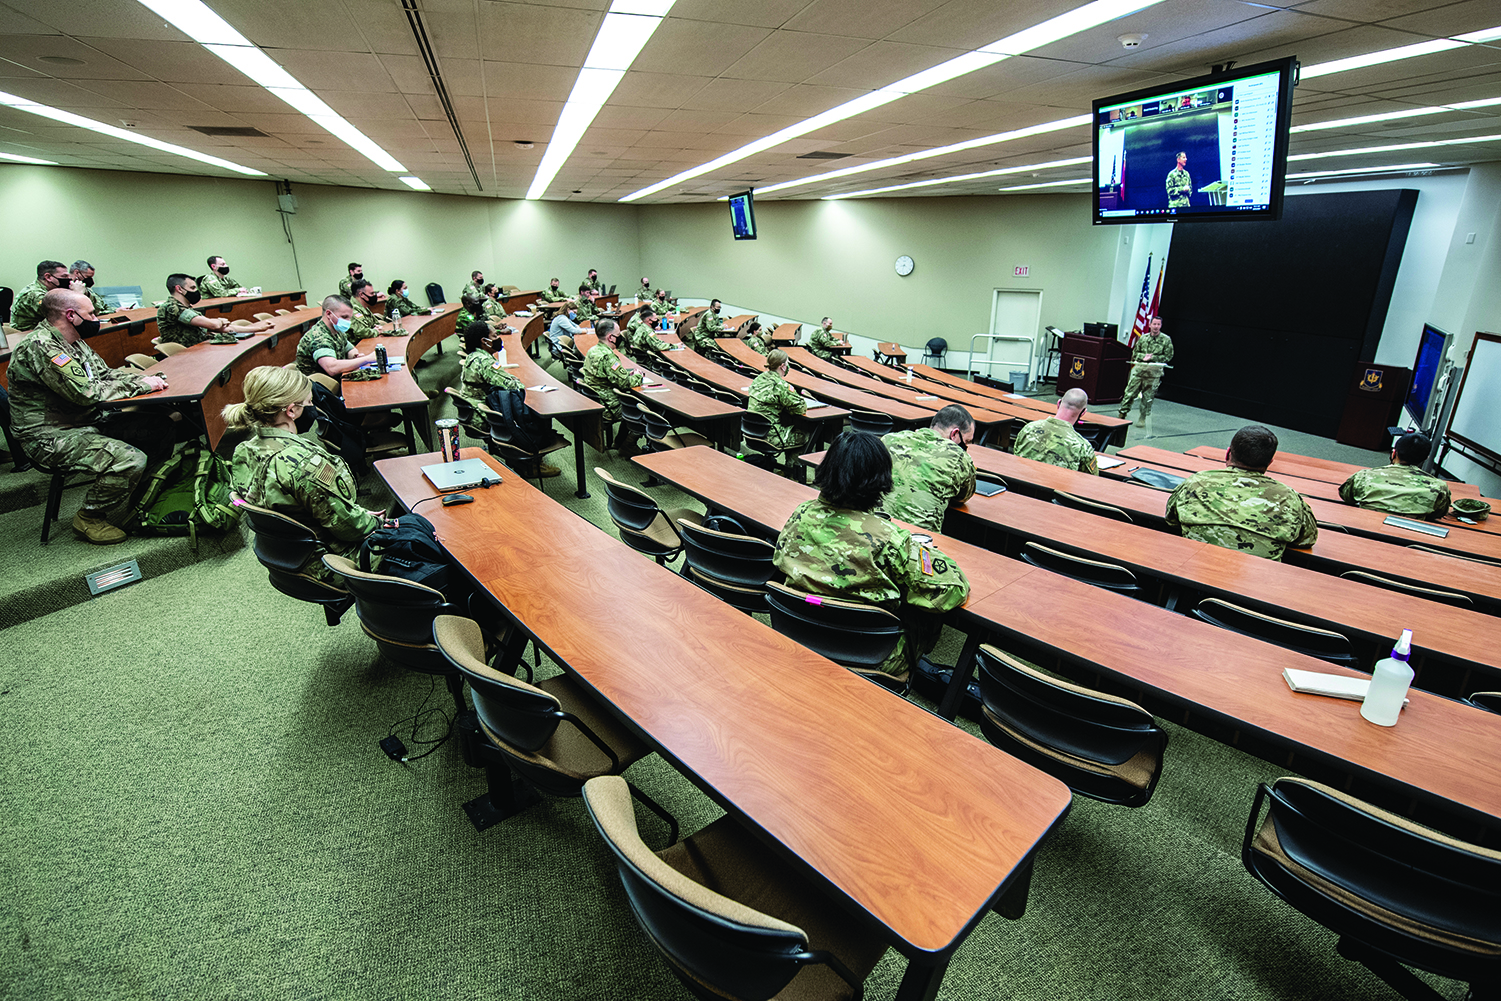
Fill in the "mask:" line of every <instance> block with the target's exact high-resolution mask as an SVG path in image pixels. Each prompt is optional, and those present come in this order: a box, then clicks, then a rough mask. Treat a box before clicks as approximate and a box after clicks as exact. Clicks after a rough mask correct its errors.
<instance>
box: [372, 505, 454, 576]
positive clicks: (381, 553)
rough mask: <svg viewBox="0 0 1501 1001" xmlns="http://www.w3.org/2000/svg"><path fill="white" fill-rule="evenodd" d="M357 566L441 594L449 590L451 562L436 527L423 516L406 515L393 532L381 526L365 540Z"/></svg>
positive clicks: (400, 519) (401, 518) (392, 529)
mask: <svg viewBox="0 0 1501 1001" xmlns="http://www.w3.org/2000/svg"><path fill="white" fill-rule="evenodd" d="M355 565H356V566H358V567H359V568H360V569H361V570H363V571H365V572H366V573H383V574H385V575H387V576H388V577H400V578H401V579H403V580H409V581H412V582H414V583H417V584H425V585H427V586H428V587H431V588H434V589H436V590H439V591H444V590H446V589H447V587H448V558H447V556H446V555H445V554H444V552H443V547H442V546H440V545H439V544H438V539H437V537H436V530H435V529H434V528H433V523H432V522H430V521H428V520H427V519H426V518H424V517H422V515H420V514H404V515H402V516H401V517H400V518H398V519H397V522H396V526H395V527H394V528H392V527H389V526H386V525H382V526H381V527H380V528H377V529H376V530H375V531H373V532H371V533H370V534H369V535H367V536H365V541H364V542H362V543H360V552H359V558H358V559H357V560H355Z"/></svg>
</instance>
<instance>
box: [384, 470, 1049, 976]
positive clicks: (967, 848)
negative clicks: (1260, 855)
mask: <svg viewBox="0 0 1501 1001" xmlns="http://www.w3.org/2000/svg"><path fill="white" fill-rule="evenodd" d="M705 451H712V450H705ZM716 454H717V453H716ZM463 457H464V458H466V459H468V458H479V459H482V460H484V461H486V462H488V463H490V465H492V466H494V467H495V468H496V469H497V471H498V472H501V476H502V480H503V482H502V483H501V484H500V485H499V486H496V487H492V488H490V489H489V490H475V491H473V494H474V498H475V500H474V503H472V504H465V505H462V506H456V507H447V508H446V507H442V506H441V505H438V504H424V505H423V507H422V512H423V513H424V514H425V515H426V516H427V518H428V519H429V520H430V521H432V523H433V526H434V528H436V529H437V533H438V538H439V540H440V541H441V542H442V543H443V545H444V546H445V547H446V548H447V549H448V551H449V553H450V554H451V555H452V556H453V557H454V559H455V560H457V561H458V563H459V564H460V565H461V566H463V568H464V569H465V570H466V571H467V572H468V573H469V575H470V576H471V577H473V578H474V580H475V581H476V582H477V583H478V584H479V585H480V586H481V587H483V588H484V589H485V590H486V591H488V592H489V594H490V595H491V596H492V597H493V598H494V599H495V601H496V602H498V603H499V605H500V606H501V607H502V608H503V609H504V610H505V612H506V614H507V615H509V616H510V617H511V618H512V619H514V620H515V622H516V623H517V624H518V625H519V627H520V628H521V629H522V630H524V631H525V632H526V633H529V634H530V635H531V636H533V637H534V638H535V639H536V641H537V642H538V643H539V644H541V645H542V646H543V647H545V648H546V649H547V651H548V653H549V655H551V656H552V657H553V658H554V659H555V660H557V661H558V662H559V663H561V664H563V665H564V666H565V667H566V668H567V670H568V672H569V673H570V674H571V675H573V676H574V677H575V678H577V679H578V680H579V681H580V682H582V684H583V685H584V686H585V687H586V688H587V689H589V690H590V691H592V692H593V693H594V694H595V695H596V696H597V697H598V698H599V699H600V701H601V703H602V704H603V705H604V706H605V707H607V708H608V709H610V710H611V711H613V712H614V713H615V714H616V715H617V716H619V717H620V718H621V719H622V720H623V721H625V722H627V723H628V724H629V725H630V726H631V727H632V728H633V729H635V730H636V731H637V732H639V733H640V734H641V735H642V736H643V737H644V738H645V739H646V740H647V741H649V742H650V743H651V744H652V745H653V746H654V747H656V748H657V749H658V751H659V752H660V753H661V754H662V756H663V757H664V758H666V759H667V760H668V761H670V762H672V763H673V764H674V765H675V766H676V767H677V768H678V769H679V771H681V772H682V773H683V774H684V775H685V776H687V777H688V778H689V779H690V780H691V781H693V782H694V783H695V784H696V785H698V786H699V788H701V789H702V790H703V791H704V792H705V793H707V794H708V795H709V796H710V797H712V798H713V799H714V800H715V801H716V802H718V803H719V804H720V805H722V806H723V807H724V808H725V809H726V810H728V811H730V812H731V813H733V814H735V815H736V816H738V817H740V818H742V819H743V820H744V821H745V823H746V825H747V827H748V828H749V829H750V830H752V831H754V832H755V833H757V834H758V835H759V836H760V837H761V839H762V840H763V841H764V842H766V844H767V845H768V846H769V847H771V848H773V849H774V850H776V851H778V852H779V853H781V854H782V855H783V856H785V857H786V858H788V859H789V860H791V861H792V862H793V863H794V864H796V865H798V866H799V867H801V868H802V869H804V870H806V871H807V872H809V873H810V874H811V875H812V876H813V877H814V878H815V879H816V880H818V881H819V882H820V883H821V884H823V885H826V886H828V887H829V888H831V889H832V890H833V891H834V892H835V895H836V896H837V897H838V898H840V899H842V900H843V901H844V903H845V906H846V908H847V909H848V910H849V911H850V913H851V915H852V916H853V917H854V918H856V919H857V920H859V921H861V922H862V923H863V924H866V925H868V926H869V927H871V928H872V929H873V930H875V931H877V932H879V933H880V934H881V935H882V936H883V937H884V938H885V940H886V941H887V942H888V943H889V944H890V945H891V946H892V947H893V948H895V949H897V950H898V951H899V952H901V953H902V954H903V955H905V956H907V957H908V966H907V971H906V974H905V976H904V977H903V979H902V985H901V988H900V990H899V991H898V994H897V997H898V998H903V999H906V998H912V999H917V998H931V997H933V996H934V995H935V994H936V993H937V990H938V986H939V983H940V982H941V980H942V978H943V974H944V971H945V969H946V968H947V965H948V962H949V960H950V958H951V957H952V956H953V953H954V950H955V949H957V948H958V946H959V945H960V943H961V942H963V941H964V938H965V937H966V936H967V935H968V934H969V933H970V931H971V930H973V928H974V927H975V925H977V924H978V923H979V921H980V920H981V919H982V918H983V917H984V916H985V915H986V913H987V912H988V911H989V909H990V908H991V906H992V905H993V904H994V903H996V902H997V901H998V900H999V899H1000V898H1001V897H1002V896H1004V895H1005V894H1006V893H1007V891H1009V890H1012V889H1013V887H1014V888H1015V889H1016V890H1017V892H1021V890H1022V888H1023V887H1024V886H1025V883H1024V880H1025V879H1026V876H1027V874H1028V872H1029V870H1030V864H1031V861H1032V858H1033V855H1034V853H1035V852H1036V850H1037V847H1038V845H1039V844H1040V843H1041V840H1042V838H1043V837H1044V835H1046V834H1047V833H1048V831H1050V830H1051V829H1052V828H1053V826H1054V825H1056V824H1057V823H1058V821H1059V820H1061V819H1062V817H1063V816H1064V814H1065V813H1066V812H1067V810H1068V807H1069V802H1070V795H1069V791H1068V789H1067V787H1065V786H1064V785H1063V784H1062V783H1060V782H1058V781H1057V780H1056V779H1054V778H1052V777H1050V776H1048V775H1045V774H1043V773H1042V772H1040V771H1038V770H1036V769H1034V768H1032V767H1031V766H1029V765H1026V764H1023V763H1022V762H1020V761H1018V760H1016V759H1015V758H1012V757H1011V756H1009V755H1007V754H1003V753H1001V752H1000V751H998V750H997V749H995V748H993V747H991V746H990V745H988V744H987V743H985V742H984V741H981V740H978V739H976V738H974V737H971V736H970V735H969V734H967V733H964V732H963V731H962V730H959V729H957V728H955V727H952V726H950V725H949V724H948V723H946V722H944V721H943V720H940V719H938V718H937V717H936V716H933V715H932V714H930V713H927V712H925V711H924V710H922V709H920V708H918V707H917V706H915V705H912V704H911V703H909V702H907V701H906V700H905V699H902V698H899V697H898V696H896V695H895V694H893V693H891V692H889V691H887V690H885V689H883V688H881V687H880V686H878V685H873V684H871V683H870V682H868V681H866V680H865V679H863V678H860V677H858V676H856V675H854V674H852V673H851V672H849V671H847V670H845V669H844V668H842V667H839V666H838V665H836V664H834V663H832V662H831V661H827V660H824V659H823V658H821V657H819V656H817V655H816V654H814V653H812V652H811V651H809V650H807V649H805V648H803V647H801V646H799V645H798V644H796V643H794V642H792V641H791V640H789V639H786V638H785V637H783V636H781V635H779V634H777V633H776V632H774V631H772V630H771V629H770V628H768V627H767V626H764V625H762V624H761V623H759V622H757V621H756V620H755V619H753V618H751V617H750V616H748V615H745V614H744V613H742V612H739V611H736V610H735V609H733V608H731V607H730V606H728V605H725V604H723V603H722V602H720V601H718V600H717V599H715V598H714V597H712V596H711V595H709V594H708V593H707V592H705V591H702V590H700V589H699V588H697V587H695V586H694V585H693V584H691V583H689V582H688V581H686V580H684V579H683V578H681V577H679V576H678V575H677V574H675V573H673V572H672V571H671V570H668V569H666V568H665V567H660V566H658V565H657V564H655V563H654V562H652V561H651V560H650V559H647V558H645V557H643V556H642V555H641V554H640V553H637V552H635V551H634V550H631V549H629V548H627V547H626V546H625V545H624V544H622V543H621V542H619V541H618V540H616V539H614V538H611V537H610V536H608V535H606V534H604V533H603V532H602V531H600V530H599V529H598V528H596V527H595V526H593V525H592V524H590V523H589V522H587V521H585V520H583V519H582V518H579V517H578V516H577V515H575V514H574V513H572V512H571V511H568V510H567V509H566V508H564V507H563V506H562V505H560V504H558V503H556V502H555V501H553V500H551V499H550V498H548V497H547V496H546V495H545V494H543V493H542V492H541V491H539V490H537V489H536V488H535V487H533V486H532V485H531V484H529V483H527V482H526V481H525V480H524V479H522V478H521V477H519V476H515V475H512V474H510V473H509V472H508V471H503V470H501V469H500V467H499V465H498V464H497V463H495V462H494V460H493V459H491V457H489V456H488V455H486V454H485V453H484V452H483V451H482V450H480V449H470V448H466V449H464V450H463ZM437 461H439V457H438V456H435V455H419V456H405V457H402V458H397V459H383V460H381V461H379V462H377V463H376V464H375V468H376V470H377V471H378V472H379V473H380V475H381V476H382V477H383V478H384V479H385V481H386V483H387V484H388V485H389V486H390V488H391V490H392V492H393V493H394V494H395V495H396V497H397V498H398V500H400V501H401V503H402V504H404V505H406V506H407V507H408V508H410V507H411V506H412V505H414V504H416V503H417V502H418V501H420V500H422V499H424V498H430V497H434V496H437V491H435V490H434V489H433V487H432V486H431V484H429V483H428V482H427V480H426V479H425V478H423V476H422V473H421V467H422V466H423V465H425V464H429V463H433V462H437ZM728 461H731V462H734V461H735V460H733V459H731V460H728ZM736 465H737V466H740V467H741V468H747V467H744V466H742V465H741V464H740V463H736ZM619 595H625V596H626V597H625V598H624V599H623V601H624V603H622V601H621V600H616V599H615V598H612V597H610V596H619ZM623 608H627V609H629V610H630V620H629V621H628V622H622V619H621V611H622V609H623ZM898 790H900V795H897V794H896V792H897V791H898Z"/></svg>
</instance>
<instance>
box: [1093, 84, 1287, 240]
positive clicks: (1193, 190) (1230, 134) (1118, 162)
mask: <svg viewBox="0 0 1501 1001" xmlns="http://www.w3.org/2000/svg"><path fill="white" fill-rule="evenodd" d="M1281 81H1282V77H1281V74H1280V73H1279V72H1277V71H1271V72H1262V73H1257V74H1255V75H1251V76H1245V77H1241V78H1238V79H1229V80H1219V81H1216V82H1215V83H1213V84H1200V85H1199V86H1197V87H1194V86H1193V85H1192V83H1190V84H1189V85H1187V87H1186V89H1179V90H1172V91H1164V92H1162V93H1160V94H1152V95H1150V96H1148V97H1146V98H1141V97H1140V96H1138V97H1137V98H1136V99H1134V100H1127V101H1123V102H1122V103H1118V104H1097V105H1096V109H1095V124H1096V128H1097V131H1098V135H1097V144H1096V150H1097V153H1098V161H1097V169H1098V178H1097V184H1098V193H1099V205H1098V218H1099V219H1100V220H1102V221H1113V222H1124V221H1139V222H1152V221H1159V222H1166V221H1169V220H1171V219H1175V218H1185V217H1192V216H1195V215H1215V216H1219V217H1221V218H1223V217H1225V216H1226V215H1234V214H1235V213H1239V212H1244V213H1249V214H1264V213H1267V212H1268V211H1269V210H1270V209H1272V208H1273V203H1274V198H1273V191H1274V183H1275V184H1279V185H1280V182H1281V174H1282V170H1281V169H1280V167H1281V164H1279V163H1278V159H1279V158H1278V152H1279V149H1278V145H1279V144H1278V142H1277V139H1278V133H1279V130H1280V126H1281V122H1280V121H1279V117H1280V118H1281V119H1282V120H1285V117H1286V114H1285V109H1284V110H1283V113H1282V115H1281V116H1279V104H1281V103H1282V101H1283V98H1282V93H1283V87H1282V83H1281ZM1283 148H1284V149H1285V147H1283ZM1275 201H1278V202H1280V199H1275Z"/></svg>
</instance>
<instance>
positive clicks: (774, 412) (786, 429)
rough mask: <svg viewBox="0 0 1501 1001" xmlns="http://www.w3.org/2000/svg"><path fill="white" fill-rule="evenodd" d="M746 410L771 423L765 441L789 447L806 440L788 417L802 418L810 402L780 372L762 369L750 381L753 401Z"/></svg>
mask: <svg viewBox="0 0 1501 1001" xmlns="http://www.w3.org/2000/svg"><path fill="white" fill-rule="evenodd" d="M745 409H746V410H749V411H750V412H751V413H753V414H760V415H761V416H762V417H765V418H766V419H767V420H768V421H770V422H771V430H770V431H768V432H767V434H766V440H767V441H769V442H771V444H772V445H774V446H775V447H777V448H790V447H792V446H794V445H801V444H802V443H803V442H804V441H806V440H807V437H808V436H807V435H805V434H804V433H803V432H802V431H801V430H799V429H798V428H795V427H793V426H792V424H791V422H790V421H788V420H787V419H786V417H787V416H791V417H801V416H803V415H804V414H806V413H807V412H808V401H807V400H805V399H803V398H802V396H801V395H799V394H798V391H797V390H795V389H793V388H792V386H791V385H790V384H789V383H788V382H787V380H786V379H784V378H782V376H781V375H780V374H779V373H777V372H762V373H761V374H759V375H757V376H756V377H755V378H754V379H752V380H751V384H750V400H749V402H748V403H747V404H746V406H745ZM784 415H786V416H784Z"/></svg>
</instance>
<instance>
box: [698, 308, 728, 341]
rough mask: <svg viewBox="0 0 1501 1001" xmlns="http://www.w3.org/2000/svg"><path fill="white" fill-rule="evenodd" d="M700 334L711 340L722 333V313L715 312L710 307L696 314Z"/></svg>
mask: <svg viewBox="0 0 1501 1001" xmlns="http://www.w3.org/2000/svg"><path fill="white" fill-rule="evenodd" d="M696 329H697V330H698V332H699V334H700V335H702V336H705V337H708V338H709V339H710V340H711V341H712V340H713V339H714V338H716V337H720V336H723V334H724V314H722V313H716V312H714V310H712V309H706V310H704V311H703V312H702V313H700V314H698V327H697V328H696Z"/></svg>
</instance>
